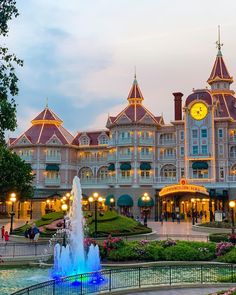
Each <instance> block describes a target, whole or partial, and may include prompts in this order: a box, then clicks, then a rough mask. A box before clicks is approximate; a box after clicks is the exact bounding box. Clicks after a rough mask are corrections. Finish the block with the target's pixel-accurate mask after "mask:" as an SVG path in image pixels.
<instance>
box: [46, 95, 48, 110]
mask: <svg viewBox="0 0 236 295" xmlns="http://www.w3.org/2000/svg"><path fill="white" fill-rule="evenodd" d="M46 108H48V97H46Z"/></svg>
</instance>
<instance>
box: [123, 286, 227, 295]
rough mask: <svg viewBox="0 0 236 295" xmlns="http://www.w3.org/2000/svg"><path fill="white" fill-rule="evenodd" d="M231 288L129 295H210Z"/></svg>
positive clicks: (177, 290)
mask: <svg viewBox="0 0 236 295" xmlns="http://www.w3.org/2000/svg"><path fill="white" fill-rule="evenodd" d="M227 289H230V287H226V288H225V287H217V288H214V287H212V288H191V289H190V288H186V289H169V290H156V291H150V292H148V291H147V292H137V293H129V295H138V294H139V295H180V294H181V295H208V294H210V293H213V292H217V291H221V290H227Z"/></svg>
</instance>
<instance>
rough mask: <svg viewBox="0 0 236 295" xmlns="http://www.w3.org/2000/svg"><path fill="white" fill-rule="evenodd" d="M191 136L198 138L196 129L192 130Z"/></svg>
mask: <svg viewBox="0 0 236 295" xmlns="http://www.w3.org/2000/svg"><path fill="white" fill-rule="evenodd" d="M192 138H198V132H197V129H194V130H192Z"/></svg>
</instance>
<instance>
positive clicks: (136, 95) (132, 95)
mask: <svg viewBox="0 0 236 295" xmlns="http://www.w3.org/2000/svg"><path fill="white" fill-rule="evenodd" d="M136 77H137V76H136V67H134V81H133V85H132V87H131V89H130V92H129V95H128V98H127V99H128V101H129V103H130V104H136V103H139V104H141V103H142V101H143V95H142V92H141V90H140V88H139V86H138V81H137V79H136Z"/></svg>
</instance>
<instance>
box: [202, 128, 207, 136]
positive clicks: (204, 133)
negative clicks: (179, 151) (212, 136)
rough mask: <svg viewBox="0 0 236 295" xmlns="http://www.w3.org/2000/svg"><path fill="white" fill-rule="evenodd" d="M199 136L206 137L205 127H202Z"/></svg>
mask: <svg viewBox="0 0 236 295" xmlns="http://www.w3.org/2000/svg"><path fill="white" fill-rule="evenodd" d="M201 137H202V138H206V137H207V129H202V130H201Z"/></svg>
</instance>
